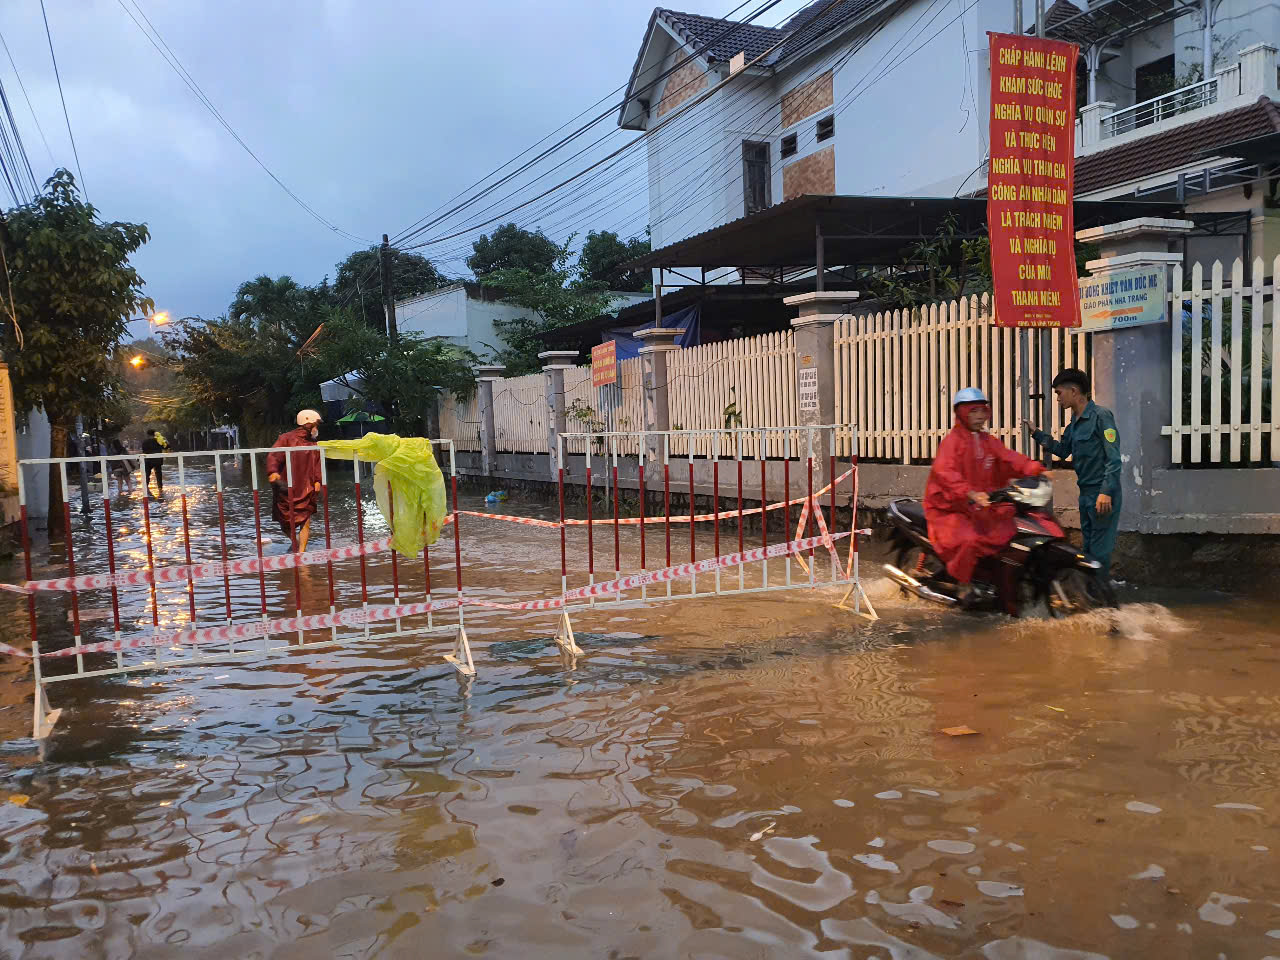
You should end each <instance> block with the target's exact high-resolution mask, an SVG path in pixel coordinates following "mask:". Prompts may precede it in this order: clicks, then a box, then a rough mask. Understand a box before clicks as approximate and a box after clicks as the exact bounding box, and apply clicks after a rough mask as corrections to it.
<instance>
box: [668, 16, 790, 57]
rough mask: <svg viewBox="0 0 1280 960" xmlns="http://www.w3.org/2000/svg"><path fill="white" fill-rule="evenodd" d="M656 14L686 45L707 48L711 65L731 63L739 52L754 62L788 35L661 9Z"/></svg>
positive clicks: (768, 28) (782, 31) (706, 53)
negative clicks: (729, 61) (728, 61)
mask: <svg viewBox="0 0 1280 960" xmlns="http://www.w3.org/2000/svg"><path fill="white" fill-rule="evenodd" d="M659 15H660V16H661V17H662V18H663V20H665V21H666V23H667V25H668V26H669V27H671V29H672V30H674V31H675V32H676V35H677V36H679V37H680V38H681V39H683V40H684V42H685V43H687V44H688V45H689V46H691V47H693V48H694V49H695V50H702V48H703V47H706V50H705V52H704V53H703V54H702V55H703V56H704V57H706V58H707V60H709V61H711V62H712V63H715V62H718V61H719V62H723V61H727V60H730V59H732V58H733V55H734V54H736V53H738V52H739V51H741V52H744V53H746V55H747V60H748V61H751V60H754V59H755V58H756V57H758V56H760V55H761V54H762V53H764V52H765V51H766V50H768V49H769V48H770V47H772V46H773V45H774V44H776V43H777V42H778V41H779V40H781V39H782V38H783V37H785V36H786V35H787V34H786V31H785V30H775V29H773V28H772V27H762V26H758V25H757V24H754V23H734V22H733V21H732V20H721V19H719V18H718V17H704V16H702V15H701V14H697V13H681V12H679V11H678V10H660V11H659Z"/></svg>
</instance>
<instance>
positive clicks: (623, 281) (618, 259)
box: [578, 230, 651, 293]
mask: <svg viewBox="0 0 1280 960" xmlns="http://www.w3.org/2000/svg"><path fill="white" fill-rule="evenodd" d="M648 252H649V238H648V237H644V238H641V237H632V238H631V239H630V240H626V241H623V240H619V239H618V235H617V234H616V233H614V232H613V231H612V230H601V231H600V232H599V233H597V232H596V231H594V230H592V231H591V232H590V233H588V234H587V240H586V242H585V243H584V244H583V245H582V252H581V253H580V254H578V272H579V273H580V274H581V276H582V282H583V283H585V284H591V285H593V286H597V287H599V288H600V289H601V290H626V291H630V292H633V293H639V292H640V291H642V290H648V289H649V288H650V286H651V275H650V272H649V271H648V270H622V269H621V266H622V264H624V263H627V262H628V261H630V260H635V259H636V258H637V257H642V256H644V255H645V254H646V253H648Z"/></svg>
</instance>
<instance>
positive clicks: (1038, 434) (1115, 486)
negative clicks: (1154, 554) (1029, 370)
mask: <svg viewBox="0 0 1280 960" xmlns="http://www.w3.org/2000/svg"><path fill="white" fill-rule="evenodd" d="M1053 393H1054V395H1055V396H1056V397H1057V398H1058V404H1059V406H1062V407H1064V408H1065V409H1067V410H1070V411H1071V414H1072V416H1071V422H1070V423H1069V424H1067V429H1066V430H1064V431H1063V433H1062V439H1061V440H1054V439H1053V435H1052V434H1049V433H1046V432H1045V431H1043V430H1035V429H1034V427H1035V425H1034V424H1031V423H1028V424H1027V425H1028V426H1030V427H1032V428H1033V432H1032V434H1031V436H1032V437H1033V438H1034V439H1035V441H1036V443H1038V444H1040V445H1041V446H1042V447H1044V448H1045V449H1047V450H1048V451H1049V452H1050V453H1051V454H1053V455H1054V456H1056V457H1061V458H1063V459H1065V458H1066V457H1068V456H1069V457H1071V465H1072V467H1074V468H1075V471H1076V482H1077V484H1078V485H1079V487H1080V533H1081V535H1082V537H1083V540H1084V552H1085V555H1086V556H1087V557H1088V558H1089V559H1090V560H1096V561H1097V562H1098V563H1100V564H1101V565H1102V569H1101V570H1099V571H1098V575H1099V576H1100V577H1101V578H1102V579H1103V580H1106V579H1107V577H1108V574H1109V572H1110V570H1111V551H1112V550H1114V549H1115V546H1116V532H1117V531H1118V530H1119V527H1120V435H1119V433H1118V432H1117V431H1116V418H1115V414H1113V413H1112V412H1111V411H1110V410H1108V409H1107V408H1106V407H1100V406H1098V405H1097V404H1096V403H1094V402H1093V401H1092V400H1090V399H1089V375H1088V374H1086V373H1085V372H1084V371H1083V370H1076V369H1074V368H1070V369H1067V370H1063V371H1062V372H1061V373H1059V374H1058V375H1057V376H1056V377H1054V378H1053Z"/></svg>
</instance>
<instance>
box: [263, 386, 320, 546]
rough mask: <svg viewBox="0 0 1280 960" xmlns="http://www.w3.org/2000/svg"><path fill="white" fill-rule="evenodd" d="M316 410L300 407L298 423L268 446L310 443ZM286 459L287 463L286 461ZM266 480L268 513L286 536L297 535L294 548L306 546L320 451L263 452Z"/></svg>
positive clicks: (317, 424)
mask: <svg viewBox="0 0 1280 960" xmlns="http://www.w3.org/2000/svg"><path fill="white" fill-rule="evenodd" d="M322 422H323V420H322V418H321V416H320V414H318V413H317V412H316V411H314V410H303V411H302V412H301V413H299V414H298V425H297V426H296V427H295V428H294V429H292V430H289V431H287V432H285V433H282V434H280V436H279V437H277V438H276V442H275V443H273V444H272V447H276V448H288V447H314V446H315V444H316V440H317V439H318V438H319V436H320V424H321V423H322ZM286 459H287V463H286ZM267 482H268V483H270V484H271V486H272V499H271V516H272V519H274V520H275V521H276V522H277V523H278V524H280V529H281V530H283V531H284V535H285V536H286V537H288V538H289V539H290V540H293V538H294V536H295V535H296V536H297V549H298V552H299V553H301V552H302V551H303V550H306V549H307V539H308V538H309V537H310V536H311V515H312V514H313V513H315V512H316V498H317V496H318V494H319V493H320V451H319V450H306V451H304V452H302V453H295V454H292V455H289V456H288V457H287V458H286V455H285V454H284V453H276V452H272V453H269V454H267Z"/></svg>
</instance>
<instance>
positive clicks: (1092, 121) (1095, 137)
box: [1080, 100, 1116, 147]
mask: <svg viewBox="0 0 1280 960" xmlns="http://www.w3.org/2000/svg"><path fill="white" fill-rule="evenodd" d="M1115 112H1116V105H1115V104H1114V103H1112V102H1111V101H1109V100H1099V101H1098V102H1097V103H1090V104H1087V105H1085V106H1083V107H1081V108H1080V145H1081V146H1082V147H1092V146H1096V145H1097V144H1099V143H1101V142H1102V122H1103V120H1105V119H1106V118H1107V117H1110V116H1111V115H1112V114H1113V113H1115Z"/></svg>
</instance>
